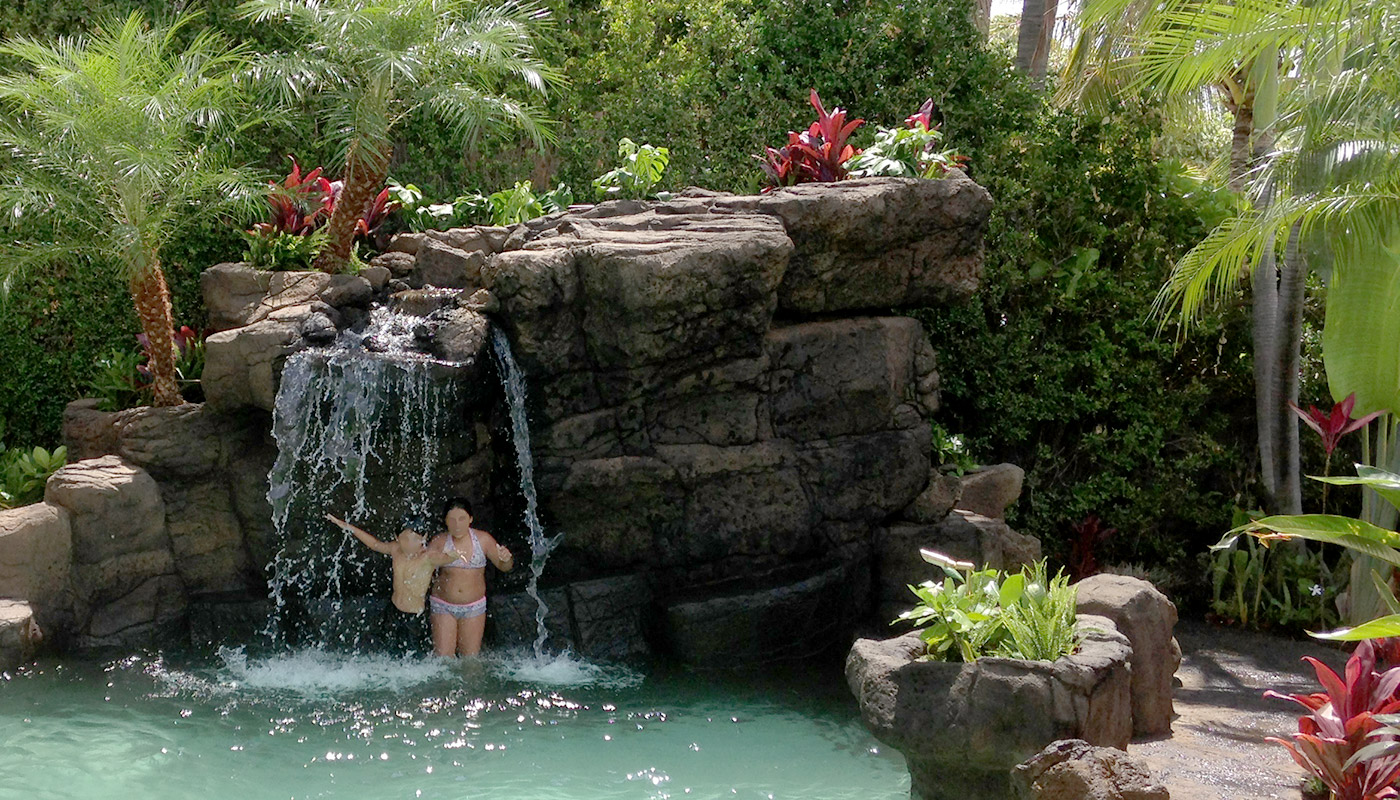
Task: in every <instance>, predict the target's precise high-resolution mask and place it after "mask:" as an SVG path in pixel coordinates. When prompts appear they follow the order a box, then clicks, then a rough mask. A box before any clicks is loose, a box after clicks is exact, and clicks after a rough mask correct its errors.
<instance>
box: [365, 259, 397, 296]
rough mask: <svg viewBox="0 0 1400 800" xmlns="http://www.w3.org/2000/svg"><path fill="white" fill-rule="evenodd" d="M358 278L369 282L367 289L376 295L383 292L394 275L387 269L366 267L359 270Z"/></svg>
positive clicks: (372, 266)
mask: <svg viewBox="0 0 1400 800" xmlns="http://www.w3.org/2000/svg"><path fill="white" fill-rule="evenodd" d="M360 277H361V278H364V279H365V280H367V281H369V288H370V289H372V290H373V291H374V292H375V293H376V294H378V293H379V292H382V291H384V287H386V286H388V285H389V279H390V278H392V277H394V273H393V271H392V270H390V269H389V268H388V267H383V266H374V265H372V264H371V265H367V266H365V267H363V268H362V269H361V270H360Z"/></svg>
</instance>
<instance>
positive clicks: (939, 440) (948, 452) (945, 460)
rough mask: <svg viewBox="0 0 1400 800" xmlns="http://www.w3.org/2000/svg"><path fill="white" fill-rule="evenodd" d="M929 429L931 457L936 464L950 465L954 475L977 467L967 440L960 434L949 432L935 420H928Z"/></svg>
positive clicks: (946, 466) (945, 466) (941, 465)
mask: <svg viewBox="0 0 1400 800" xmlns="http://www.w3.org/2000/svg"><path fill="white" fill-rule="evenodd" d="M929 430H930V433H931V434H932V442H933V447H932V452H933V458H934V461H936V462H937V464H938V466H940V467H944V468H948V467H951V468H952V470H953V473H954V474H956V475H965V474H967V473H968V472H971V471H972V470H974V469H977V467H978V466H979V465H978V463H977V459H975V458H973V456H972V453H970V452H968V449H967V442H966V441H965V440H964V438H963V437H962V435H960V434H956V433H949V432H948V431H947V430H946V429H945V428H944V427H943V426H942V425H939V424H938V423H937V422H930V423H929Z"/></svg>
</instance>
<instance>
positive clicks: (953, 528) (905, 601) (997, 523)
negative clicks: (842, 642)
mask: <svg viewBox="0 0 1400 800" xmlns="http://www.w3.org/2000/svg"><path fill="white" fill-rule="evenodd" d="M920 549H929V550H936V551H938V552H940V553H943V554H944V555H948V556H952V557H953V558H956V559H958V560H960V561H971V562H973V563H974V564H977V565H979V566H984V567H990V568H992V569H1000V570H1015V569H1019V568H1021V567H1023V566H1026V565H1027V564H1031V563H1034V562H1035V561H1038V560H1039V559H1040V540H1039V539H1036V538H1035V537H1033V536H1026V535H1024V534H1020V533H1017V532H1016V531H1014V530H1012V529H1011V528H1010V527H1009V526H1008V525H1007V524H1006V523H1005V522H1002V521H1001V520H993V519H988V518H986V517H982V516H978V515H976V514H971V513H968V512H966V511H955V512H953V513H952V514H949V515H948V516H947V517H946V518H945V519H944V520H943V521H942V522H940V523H938V524H936V525H926V524H917V523H896V524H893V525H890V526H889V527H887V528H882V529H880V530H878V531H877V532H876V534H875V575H876V592H877V598H878V602H879V612H880V616H881V618H882V619H887V620H889V619H894V618H895V617H896V616H898V615H899V613H900V612H902V611H904V610H905V609H908V608H910V607H911V606H912V605H913V604H914V599H913V595H911V594H910V593H909V588H908V587H909V586H910V585H918V584H920V583H923V582H924V581H926V580H930V579H932V578H934V577H935V576H936V575H937V573H938V570H937V568H936V567H934V566H932V565H930V564H929V563H928V562H926V561H924V559H923V557H922V556H920V555H919V550H920Z"/></svg>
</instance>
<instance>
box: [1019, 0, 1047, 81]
mask: <svg viewBox="0 0 1400 800" xmlns="http://www.w3.org/2000/svg"><path fill="white" fill-rule="evenodd" d="M1047 2H1048V0H1025V2H1024V4H1022V6H1021V24H1020V27H1019V28H1018V29H1017V34H1016V71H1017V72H1020V73H1022V74H1025V75H1030V74H1031V65H1032V64H1034V63H1035V49H1036V46H1037V45H1039V44H1040V36H1041V28H1043V27H1044V26H1045V5H1046V3H1047Z"/></svg>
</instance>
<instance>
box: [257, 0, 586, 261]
mask: <svg viewBox="0 0 1400 800" xmlns="http://www.w3.org/2000/svg"><path fill="white" fill-rule="evenodd" d="M240 9H241V10H242V12H243V14H244V15H245V16H246V17H247V18H249V19H252V20H253V21H255V22H259V23H282V24H285V25H287V26H288V27H289V28H290V29H291V32H292V34H293V35H294V36H295V37H297V46H296V47H295V48H293V49H291V50H288V51H286V52H282V53H277V54H274V55H269V56H267V57H265V58H263V59H261V60H260V61H259V64H258V67H257V73H258V74H259V75H260V76H262V77H264V78H266V79H267V81H268V83H269V85H271V86H273V87H275V91H276V92H277V95H278V96H279V98H280V99H281V101H282V102H283V103H284V104H286V105H291V104H293V103H294V102H304V101H309V102H312V103H315V105H316V106H317V110H318V111H319V114H320V118H321V119H322V120H323V121H324V122H326V123H327V129H328V130H331V131H334V132H335V136H336V137H337V138H338V139H340V141H341V143H342V144H343V145H344V147H345V153H346V155H345V171H344V174H345V186H344V189H343V190H342V191H341V195H340V197H339V198H338V203H337V208H335V209H332V211H331V215H330V218H329V219H328V220H327V223H326V245H325V248H324V249H323V250H322V252H321V253H320V254H318V256H317V262H316V265H317V267H318V268H319V269H322V270H324V271H327V272H338V271H340V270H342V269H344V268H345V266H346V264H347V263H348V262H349V261H350V258H351V255H352V249H353V246H354V235H355V229H356V224H357V222H358V220H360V218H361V217H362V216H364V215H365V213H366V210H367V209H369V208H370V207H371V205H372V204H373V202H374V199H375V195H376V194H379V193H380V191H381V189H380V187H382V186H383V185H384V181H385V179H386V178H387V176H388V173H389V161H390V158H391V157H392V155H393V146H394V139H393V133H394V131H395V129H396V128H397V127H398V126H399V125H401V124H402V123H403V121H404V120H405V119H407V118H408V117H409V116H410V115H411V114H413V113H414V112H415V111H417V110H420V109H421V110H423V111H426V112H427V113H430V114H432V115H433V116H435V117H436V118H437V119H438V120H440V121H442V122H444V123H446V126H447V127H448V128H450V129H451V130H452V131H453V133H454V134H456V135H457V137H458V139H459V141H460V142H462V143H463V144H466V143H469V142H470V141H471V140H472V139H473V138H475V136H476V135H477V134H478V133H479V132H480V131H481V130H482V129H494V130H512V129H513V130H521V131H524V132H526V133H528V134H530V136H531V137H532V138H533V139H534V142H535V144H536V145H537V146H538V145H541V144H543V142H544V141H545V139H546V138H548V137H549V136H550V134H549V132H548V129H547V123H546V121H545V119H544V116H543V115H542V114H541V112H540V110H539V109H538V108H536V107H534V106H532V105H530V104H529V103H527V102H524V101H521V100H518V99H516V98H513V97H511V96H510V95H509V94H507V93H506V89H507V87H510V86H512V85H513V84H519V85H520V87H522V88H524V89H525V90H526V91H527V92H528V93H532V94H543V93H544V92H545V90H546V89H547V88H548V87H550V86H552V85H555V84H558V83H560V82H561V77H560V74H559V73H558V72H556V71H555V70H554V69H552V68H551V67H550V66H549V65H547V64H545V63H544V62H543V61H541V60H540V59H539V58H538V57H537V55H536V45H535V38H536V36H537V33H538V30H539V28H540V26H541V25H542V24H543V19H542V15H541V14H540V12H539V11H538V10H537V9H536V8H535V7H533V6H528V5H516V4H509V3H508V4H505V5H500V6H495V7H479V6H478V5H477V4H475V3H473V2H470V0H246V2H244V3H243V4H242V6H240Z"/></svg>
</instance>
